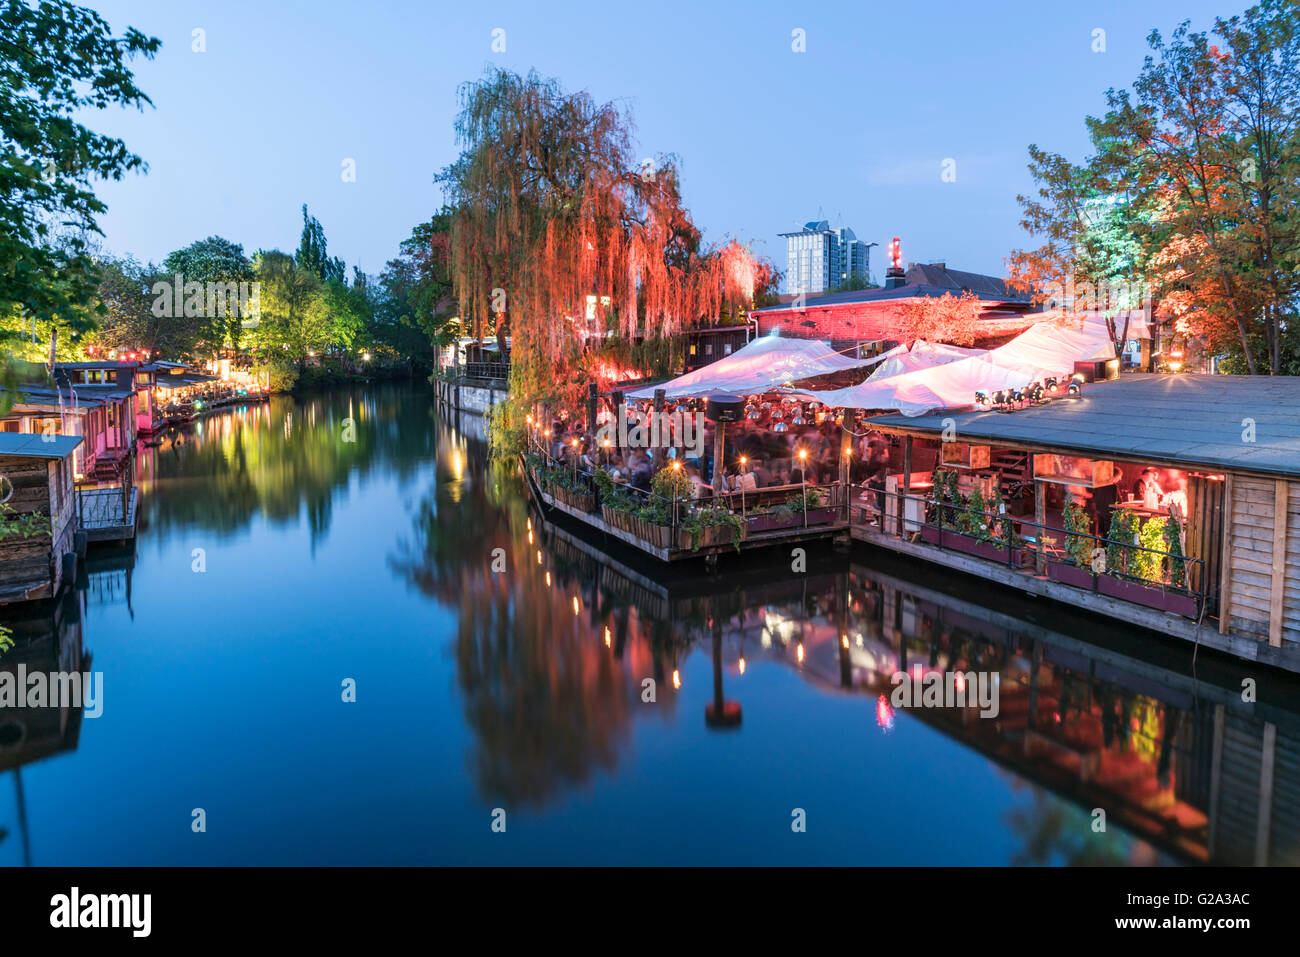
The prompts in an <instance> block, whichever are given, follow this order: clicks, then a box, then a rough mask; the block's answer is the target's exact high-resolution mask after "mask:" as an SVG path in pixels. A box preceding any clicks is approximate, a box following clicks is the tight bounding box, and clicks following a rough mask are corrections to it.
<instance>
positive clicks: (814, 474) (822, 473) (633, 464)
mask: <svg viewBox="0 0 1300 957" xmlns="http://www.w3.org/2000/svg"><path fill="white" fill-rule="evenodd" d="M713 428H714V425H713V424H712V423H709V424H708V425H707V426H706V429H705V433H704V435H703V440H702V441H701V442H698V443H695V448H684V447H678V446H673V445H670V446H668V447H667V448H666V449H665V450H664V461H665V463H672V462H680V463H681V466H680V467H681V468H683V469H684V470H685V472H686V475H687V477H688V478H689V479H690V481H691V485H692V488H693V491H694V496H695V497H697V498H698V497H702V496H708V495H711V494H713V492H714V491H715V490H714V489H713V487H712V481H713V444H714V435H713V431H712V430H713ZM550 434H551V436H552V438H551V441H550V447H549V451H550V454H551V457H552V458H553V459H555V460H557V461H562V462H566V463H572V462H573V459H574V457H575V456H576V457H577V467H578V468H579V469H580V470H582V471H594V470H595V469H597V468H604V469H606V470H608V471H609V472H610V474H611V475H612V476H613V478H614V480H615V481H618V482H626V483H627V484H628V485H630V486H632V487H633V488H637V489H641V490H642V491H649V489H650V484H651V481H652V480H653V478H654V473H655V467H654V452H655V450H654V449H647V448H624V449H620V448H614V447H603V448H602V447H598V446H597V444H596V442H595V441H594V439H593V438H592V436H591V435H589V434H586V433H585V432H583V431H582V430H581V429H580V428H566V427H565V425H564V424H563V423H560V422H556V423H555V424H554V426H553V428H552V429H551V432H550ZM842 434H843V433H842V429H841V426H840V425H839V424H838V423H837V422H835V420H834V419H833V418H830V417H826V418H824V419H823V421H822V422H821V423H819V424H815V425H813V424H810V425H804V426H795V427H790V428H789V429H788V431H783V432H778V431H775V430H772V429H770V428H767V427H765V426H763V425H762V424H759V423H753V422H748V421H742V422H738V423H734V424H731V425H729V426H728V428H727V433H726V437H725V438H726V444H725V452H724V457H725V460H724V463H723V485H724V488H723V489H722V490H721V491H722V492H737V491H742V490H744V491H755V490H757V489H762V488H774V487H780V486H788V485H795V486H797V485H801V484H807V485H829V484H832V483H835V482H838V481H839V479H840V447H841V441H842ZM697 448H699V449H703V451H702V452H700V453H698V454H697V451H696V449H697ZM850 455H851V473H850V478H851V481H853V482H855V483H862V484H865V485H866V486H867V487H868V488H869V489H872V490H873V491H878V493H879V495H881V496H883V494H884V487H885V486H884V476H885V473H886V471H887V470H888V468H889V464H890V445H889V443H888V441H887V440H886V439H885V437H884V436H883V435H881V434H880V433H878V432H871V433H865V434H862V435H857V436H852V444H851V451H850Z"/></svg>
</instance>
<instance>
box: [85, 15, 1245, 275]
mask: <svg viewBox="0 0 1300 957" xmlns="http://www.w3.org/2000/svg"><path fill="white" fill-rule="evenodd" d="M1233 2H1234V0H1214V2H1208V0H1144V2H1140V3H1133V2H1125V3H1114V2H1101V3H1092V4H1087V5H1085V4H1065V3H1054V2H1050V3H1044V2H1042V0H1038V2H1003V3H997V4H976V3H971V2H968V0H960V2H948V0H943V2H931V3H926V4H923V5H914V4H906V3H892V4H882V3H878V2H853V3H826V4H791V3H776V2H755V3H746V4H741V3H719V2H713V3H706V2H699V0H697V2H693V3H678V2H655V3H610V2H608V0H605V2H596V3H569V2H558V3H540V2H536V0H534V2H530V3H488V2H477V3H455V4H446V3H438V2H434V3H429V2H423V3H417V2H407V0H401V2H398V0H371V2H367V3H356V2H351V0H349V2H343V0H312V2H306V0H260V2H246V0H223V2H220V3H217V2H210V3H202V2H185V0H123V2H117V0H105V2H97V3H91V4H90V5H91V6H92V7H94V9H96V10H98V11H99V12H100V13H101V14H102V15H103V16H104V17H105V18H106V19H107V20H108V21H109V23H110V24H111V26H112V27H113V28H114V30H115V31H116V32H119V33H120V32H121V31H122V30H123V29H124V28H125V27H126V26H127V25H128V24H129V25H132V26H135V27H137V28H139V29H141V30H143V31H145V32H146V33H149V34H151V35H153V36H157V37H159V38H160V39H161V40H162V41H163V48H162V50H161V52H160V53H159V55H158V57H157V58H156V59H155V60H154V61H153V62H144V61H137V70H136V74H137V80H138V83H139V84H140V86H141V87H142V88H143V89H144V91H145V92H146V93H147V94H149V96H150V97H151V98H152V99H153V101H154V104H155V108H154V109H146V110H145V111H144V113H135V112H132V111H122V110H112V111H109V112H107V113H104V114H99V115H96V116H93V117H91V118H90V122H91V125H92V128H95V129H97V130H100V131H103V132H108V133H113V134H115V135H120V136H123V137H124V138H125V139H126V141H127V144H128V146H129V147H130V148H131V149H132V150H133V151H135V152H136V153H138V154H140V155H141V156H142V157H143V158H144V159H145V160H146V162H148V164H149V171H148V173H147V174H145V175H132V176H129V177H128V178H127V179H126V180H124V181H123V182H121V183H107V184H103V185H102V187H101V189H100V194H101V196H102V197H103V198H104V199H105V201H106V202H107V203H108V204H109V212H108V213H107V214H106V215H105V216H104V217H103V219H102V226H103V229H104V232H105V234H106V238H105V241H104V244H105V246H106V248H107V249H108V250H110V251H112V252H115V253H131V254H133V255H135V256H136V258H138V259H142V260H147V259H152V260H155V261H159V260H161V259H162V257H164V256H165V255H166V254H167V253H168V252H169V251H170V250H172V249H174V248H177V247H179V246H183V245H185V244H186V243H189V242H191V241H193V240H195V239H198V238H202V237H204V236H208V235H211V234H217V235H221V236H224V237H226V238H227V239H230V240H232V241H235V242H239V243H242V244H243V245H244V248H245V250H246V251H248V252H251V251H253V250H255V249H258V248H272V247H277V246H278V247H281V248H286V249H292V248H295V247H296V245H297V241H298V233H299V231H300V228H301V212H300V209H301V206H302V204H303V203H304V202H305V203H307V204H308V205H309V206H310V207H311V211H312V213H313V215H315V216H316V217H317V218H319V219H320V220H321V222H322V224H323V225H324V227H325V231H326V236H327V238H328V240H329V251H330V253H331V254H333V255H337V256H342V257H343V258H344V259H345V260H346V261H347V262H348V264H349V266H351V265H353V264H359V265H360V266H361V267H362V268H363V269H364V270H365V271H367V272H371V273H376V272H378V271H379V270H380V269H381V268H382V266H383V264H384V262H385V261H386V260H387V259H389V258H391V257H392V256H393V255H394V254H395V253H396V251H397V245H398V243H399V242H400V241H401V240H402V239H403V238H405V237H406V236H407V235H409V233H410V229H411V227H412V226H413V225H415V224H416V223H417V222H420V221H422V220H424V219H427V218H428V215H429V214H430V213H431V212H432V211H434V210H435V209H436V208H437V207H438V206H439V205H440V202H441V196H440V194H439V192H438V190H437V188H436V187H435V185H434V183H433V175H434V173H435V172H436V171H437V170H439V169H440V168H442V167H443V166H444V165H446V164H447V163H448V162H449V161H450V160H451V159H452V158H453V157H454V155H455V144H454V139H453V133H452V119H453V117H454V115H455V112H456V87H457V85H458V84H459V83H461V82H463V81H466V80H470V79H474V78H476V77H478V76H480V75H481V74H482V72H483V70H484V68H485V67H486V66H488V65H489V64H496V65H499V66H503V67H507V68H510V69H515V70H519V71H526V70H528V69H530V68H536V69H537V70H538V71H539V72H540V73H542V74H544V75H549V76H555V77H557V78H559V79H560V80H561V81H562V83H563V84H564V85H565V86H566V88H568V89H571V90H572V89H585V90H587V91H589V92H590V93H591V94H592V95H593V96H594V97H596V98H597V99H599V100H602V101H605V100H617V101H620V102H621V103H623V104H624V105H626V106H627V107H629V108H630V109H631V110H632V112H633V113H634V116H635V120H636V126H637V143H638V147H639V154H640V155H643V156H649V155H653V154H657V153H663V152H668V153H675V154H677V155H678V156H679V157H680V159H681V163H682V171H683V191H684V194H685V199H686V203H687V205H688V206H689V208H690V209H691V210H692V213H693V215H694V217H695V220H696V222H697V223H698V224H699V225H700V226H701V227H702V228H703V229H704V230H705V235H706V238H707V239H711V240H717V239H722V238H724V237H727V236H735V237H738V238H740V239H742V240H744V241H747V242H752V243H753V244H754V248H755V249H756V250H757V251H758V252H760V253H764V254H766V255H768V256H770V257H772V258H773V259H774V261H776V263H777V265H778V266H779V267H781V268H784V256H785V253H784V243H783V241H782V240H780V239H778V238H777V234H778V233H780V232H783V231H786V230H789V229H791V228H796V227H797V226H798V225H799V224H800V223H802V222H804V221H806V220H809V219H815V218H818V215H819V213H820V215H821V217H822V218H827V219H830V220H831V221H832V222H833V223H834V224H836V225H840V224H845V225H849V226H852V227H853V228H854V229H855V230H856V231H857V234H858V236H859V238H861V239H864V240H867V241H875V242H878V243H880V244H881V246H882V247H883V246H884V245H885V244H886V243H887V242H888V241H889V239H890V237H892V236H894V235H898V236H901V237H902V245H903V258H904V260H905V261H918V262H921V261H924V262H928V261H932V260H939V259H943V260H946V261H947V262H948V264H949V265H950V266H952V267H954V268H964V269H971V270H975V271H978V272H988V273H992V274H998V275H1001V274H1002V273H1003V263H1002V260H1003V257H1005V256H1006V255H1007V253H1008V252H1009V251H1010V250H1011V249H1013V248H1015V247H1017V246H1019V245H1023V244H1024V243H1025V237H1024V234H1023V232H1022V231H1021V229H1020V227H1019V225H1018V223H1019V211H1018V206H1017V204H1016V202H1015V197H1016V194H1017V193H1020V192H1025V191H1027V190H1029V189H1030V188H1031V182H1030V179H1029V175H1028V173H1027V172H1026V169H1025V161H1026V147H1027V146H1028V144H1030V143H1037V144H1038V145H1040V146H1042V147H1044V148H1047V149H1051V150H1055V151H1058V152H1063V153H1065V154H1067V155H1069V156H1071V157H1072V158H1076V159H1078V158H1081V156H1082V155H1083V153H1084V151H1085V150H1086V146H1087V143H1086V137H1085V131H1084V126H1083V118H1084V116H1085V115H1086V114H1088V113H1089V112H1093V113H1096V112H1099V111H1100V110H1101V109H1102V107H1103V94H1104V91H1105V90H1106V88H1107V87H1109V86H1123V85H1126V84H1128V83H1130V82H1131V81H1132V79H1133V77H1134V76H1136V73H1137V70H1138V68H1139V67H1140V65H1141V62H1142V57H1143V56H1144V55H1145V52H1146V42H1145V38H1146V36H1147V34H1148V33H1149V32H1150V30H1151V29H1152V28H1153V27H1158V28H1159V29H1161V31H1162V32H1164V33H1166V34H1167V33H1168V32H1169V31H1171V30H1172V28H1173V27H1174V26H1175V25H1176V24H1177V23H1178V22H1179V21H1180V20H1182V19H1184V18H1189V19H1191V20H1192V21H1193V23H1194V24H1195V25H1196V26H1198V27H1202V26H1203V27H1208V26H1210V24H1211V23H1212V20H1213V17H1214V16H1215V15H1216V14H1218V15H1223V16H1228V15H1231V14H1233V13H1236V12H1239V11H1240V9H1241V6H1236V5H1233ZM1243 6H1244V4H1243ZM497 28H500V29H503V30H504V31H505V47H506V49H505V52H504V53H494V52H493V50H492V42H493V30H495V29H497ZM195 29H202V30H203V31H204V39H205V45H206V51H205V52H202V53H197V52H194V51H193V50H192V45H193V39H192V36H193V31H194V30H195ZM795 29H801V30H803V31H804V35H805V45H806V52H802V53H796V52H794V51H793V50H792V43H793V41H792V31H794V30H795ZM1097 29H1101V30H1104V31H1105V52H1093V45H1094V33H1093V31H1094V30H1097ZM347 159H351V160H354V161H355V164H356V181H355V182H344V181H343V177H342V175H341V173H342V170H343V166H342V164H343V162H344V161H345V160H347ZM946 159H952V160H953V161H955V163H954V167H953V168H954V169H955V173H956V180H955V182H944V181H943V179H942V177H941V172H942V168H943V163H944V160H946ZM872 252H873V255H872V270H873V272H874V273H875V274H876V277H877V279H879V276H880V272H881V263H882V261H883V256H882V255H881V250H873V251H872Z"/></svg>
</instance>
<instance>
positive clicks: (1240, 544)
mask: <svg viewBox="0 0 1300 957" xmlns="http://www.w3.org/2000/svg"><path fill="white" fill-rule="evenodd" d="M1228 492H1229V496H1230V505H1229V509H1228V515H1229V528H1228V529H1226V534H1225V544H1226V554H1225V556H1224V575H1223V579H1224V598H1225V602H1224V604H1226V606H1227V607H1226V608H1223V609H1221V614H1222V617H1221V627H1220V630H1221V631H1229V630H1230V631H1234V632H1237V633H1238V634H1245V635H1254V636H1255V637H1257V638H1262V639H1265V640H1267V638H1268V636H1269V615H1270V612H1271V611H1272V594H1273V545H1274V539H1275V537H1276V536H1275V528H1274V520H1273V519H1274V514H1275V509H1276V503H1277V492H1276V486H1275V483H1274V482H1273V481H1272V480H1271V479H1257V478H1247V477H1245V476H1241V475H1234V476H1232V477H1231V485H1230V488H1229V489H1228Z"/></svg>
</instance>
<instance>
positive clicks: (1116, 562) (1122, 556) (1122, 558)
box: [1106, 508, 1138, 575]
mask: <svg viewBox="0 0 1300 957" xmlns="http://www.w3.org/2000/svg"><path fill="white" fill-rule="evenodd" d="M1110 515H1111V518H1110V534H1109V536H1108V539H1109V541H1108V543H1107V545H1106V571H1108V572H1110V573H1111V574H1112V575H1120V574H1131V573H1132V563H1133V556H1134V553H1135V550H1134V548H1133V546H1134V545H1136V544H1138V517H1137V515H1136V514H1134V513H1133V512H1131V511H1129V510H1128V509H1126V508H1114V509H1112V510H1111V513H1110Z"/></svg>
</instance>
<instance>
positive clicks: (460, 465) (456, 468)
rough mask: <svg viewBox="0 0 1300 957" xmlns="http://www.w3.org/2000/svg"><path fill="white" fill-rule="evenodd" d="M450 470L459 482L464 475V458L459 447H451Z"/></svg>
mask: <svg viewBox="0 0 1300 957" xmlns="http://www.w3.org/2000/svg"><path fill="white" fill-rule="evenodd" d="M451 471H452V474H454V475H455V476H456V481H457V482H459V481H460V480H461V479H463V478H464V477H465V459H464V457H463V456H462V455H461V454H460V449H453V450H452V452H451Z"/></svg>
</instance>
